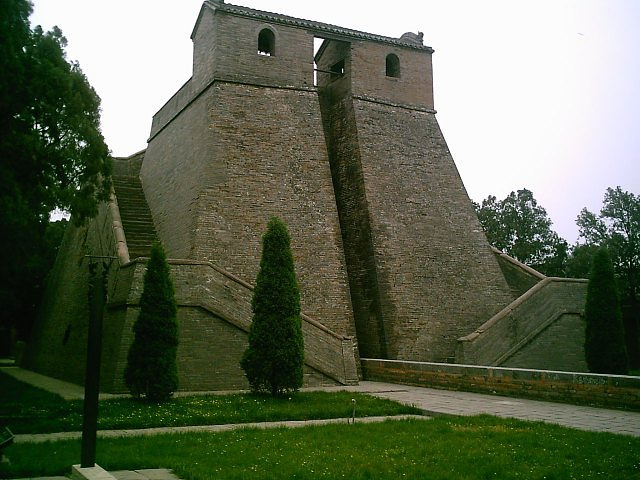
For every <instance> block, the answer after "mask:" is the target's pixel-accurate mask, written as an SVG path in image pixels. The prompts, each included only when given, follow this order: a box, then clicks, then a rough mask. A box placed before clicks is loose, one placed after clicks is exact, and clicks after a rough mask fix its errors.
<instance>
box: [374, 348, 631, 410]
mask: <svg viewBox="0 0 640 480" xmlns="http://www.w3.org/2000/svg"><path fill="white" fill-rule="evenodd" d="M362 372H363V377H364V378H365V379H366V380H373V381H383V382H394V383H404V384H407V385H419V386H425V387H432V388H443V389H451V390H466V391H471V392H488V393H497V394H500V395H507V396H514V397H524V398H535V399H541V400H549V401H555V402H567V403H575V404H579V405H593V406H601V407H613V408H625V409H633V410H640V377H628V376H622V375H602V374H589V373H574V372H558V371H546V370H532V369H517V368H501V367H481V366H470V365H455V364H441V363H426V362H409V361H398V360H378V359H369V358H363V359H362Z"/></svg>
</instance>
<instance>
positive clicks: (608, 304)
mask: <svg viewBox="0 0 640 480" xmlns="http://www.w3.org/2000/svg"><path fill="white" fill-rule="evenodd" d="M585 319H586V322H587V326H586V332H585V345H584V351H585V355H586V359H587V366H588V367H589V371H591V372H594V373H613V374H622V375H625V374H626V373H627V368H628V360H627V351H626V347H625V340H624V326H623V324H622V314H621V311H620V299H619V294H618V288H617V286H616V280H615V277H614V273H613V264H612V263H611V258H610V257H609V253H608V252H607V250H606V249H605V248H601V249H600V250H598V251H597V252H596V254H595V256H594V258H593V263H592V264H591V273H590V275H589V285H588V286H587V303H586V306H585Z"/></svg>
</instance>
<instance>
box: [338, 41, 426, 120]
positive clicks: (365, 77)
mask: <svg viewBox="0 0 640 480" xmlns="http://www.w3.org/2000/svg"><path fill="white" fill-rule="evenodd" d="M389 54H395V55H397V56H398V58H399V60H400V76H399V77H388V76H386V57H387V55H389ZM350 73H351V82H352V90H353V95H354V96H356V97H357V96H364V97H367V98H374V99H378V100H385V101H388V102H392V103H398V104H402V105H412V106H416V107H421V108H425V109H433V71H432V67H431V53H430V52H428V51H425V50H415V49H411V48H402V47H397V46H391V45H386V44H380V43H375V42H353V43H352V45H351V71H350Z"/></svg>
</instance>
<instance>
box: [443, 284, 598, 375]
mask: <svg viewBox="0 0 640 480" xmlns="http://www.w3.org/2000/svg"><path fill="white" fill-rule="evenodd" d="M586 290H587V281H586V280H580V279H572V278H554V277H549V278H545V279H544V280H542V281H540V282H538V283H537V284H536V285H535V286H534V287H533V288H531V289H529V290H528V291H527V292H526V293H525V294H524V295H522V296H520V297H519V298H518V299H516V300H515V301H514V302H512V303H511V304H510V305H508V306H507V307H505V308H504V309H503V310H501V311H500V312H498V313H497V314H496V315H494V316H493V317H492V318H491V319H489V320H488V321H487V322H485V323H484V324H483V325H481V326H480V327H478V328H477V329H476V330H475V331H474V332H472V333H471V334H469V335H467V336H465V337H462V338H459V339H458V347H457V350H456V357H455V358H456V362H457V363H459V364H471V365H492V366H502V367H507V368H534V369H538V370H543V369H544V370H552V369H553V370H563V371H566V370H571V371H574V372H576V371H583V372H584V371H587V365H586V363H585V361H584V326H583V324H582V323H581V315H582V313H583V311H584V302H585V296H586ZM556 352H562V355H560V356H558V355H556Z"/></svg>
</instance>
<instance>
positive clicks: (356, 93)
mask: <svg viewBox="0 0 640 480" xmlns="http://www.w3.org/2000/svg"><path fill="white" fill-rule="evenodd" d="M315 39H322V44H321V46H320V48H319V49H318V50H317V53H316V54H315V56H314V53H313V52H314V40H315ZM192 40H193V48H194V50H193V76H192V77H191V78H190V79H189V80H188V81H187V82H186V83H185V84H184V86H183V87H182V88H180V90H178V91H177V92H176V93H175V95H173V97H171V98H170V99H169V100H168V101H167V103H166V104H165V105H164V106H163V107H162V108H161V109H160V110H159V111H158V112H157V113H156V115H155V116H154V118H153V123H152V127H151V133H150V136H149V140H148V147H147V149H146V151H144V152H140V153H138V154H136V155H133V156H131V157H129V158H125V159H117V160H116V162H115V166H114V186H115V189H114V193H113V196H112V200H111V202H109V203H108V204H105V205H104V206H103V208H102V210H101V213H100V216H99V217H98V218H97V219H96V220H95V221H93V222H92V223H91V224H90V225H89V226H87V227H83V228H75V229H72V230H70V231H69V232H68V233H67V236H66V237H65V240H64V244H63V246H62V248H61V253H60V256H59V258H58V261H57V263H56V267H55V270H54V272H53V275H52V281H51V284H50V288H49V289H48V294H47V299H46V304H45V310H44V314H43V317H42V319H41V322H40V323H39V324H38V325H37V327H36V330H35V333H34V338H33V339H32V341H31V343H30V345H29V349H28V353H27V364H28V365H29V366H31V367H32V368H34V369H36V370H39V371H42V372H44V373H48V374H50V375H54V376H58V377H63V378H67V379H69V380H72V381H82V373H83V361H82V359H83V358H84V349H85V348H86V347H84V345H85V339H84V336H85V335H86V323H87V320H86V318H87V313H86V312H87V307H86V282H87V271H88V267H87V263H88V260H87V257H85V255H87V254H91V255H104V256H109V257H115V259H114V260H113V261H112V262H111V264H110V275H109V298H108V305H107V308H106V311H105V320H104V332H103V344H104V345H103V359H104V361H103V371H102V387H103V389H105V390H111V391H120V390H122V389H123V388H124V385H123V378H122V372H123V369H124V364H125V359H126V354H127V350H128V347H129V345H130V343H131V340H132V331H131V327H132V325H133V322H134V321H135V319H136V316H137V312H138V300H139V297H140V293H141V288H142V276H143V273H144V268H145V262H144V257H145V256H147V255H148V249H149V245H150V244H151V242H152V241H153V240H154V239H155V238H158V239H160V240H161V241H162V242H163V244H164V245H165V248H166V250H167V253H168V256H169V257H170V259H171V260H170V263H171V269H172V275H173V278H174V283H175V288H176V297H177V300H178V304H179V313H178V320H179V323H180V346H179V351H178V368H179V374H180V382H181V383H180V385H181V388H182V389H185V390H203V389H229V388H238V387H245V386H246V385H247V384H246V382H245V379H244V377H243V373H242V371H241V369H240V367H239V360H240V357H241V355H242V352H243V351H244V349H245V348H246V342H247V339H246V332H247V330H248V327H249V325H250V322H251V308H250V299H251V283H252V282H253V281H254V279H255V277H256V274H257V271H258V266H259V261H260V250H261V235H262V233H263V232H264V230H265V228H266V225H267V222H268V220H269V218H270V217H271V216H273V215H277V216H279V217H281V218H282V219H283V220H284V221H285V222H286V223H287V224H288V225H289V228H290V231H291V236H292V249H293V253H294V259H295V265H296V270H297V274H298V280H299V283H300V289H301V303H302V309H303V312H304V318H303V324H304V325H303V332H304V338H305V357H306V376H305V381H306V383H307V384H319V383H343V384H348V383H354V382H357V381H358V376H359V372H360V369H359V364H360V358H361V357H371V358H389V359H406V360H416V361H432V362H453V361H455V362H467V363H484V364H504V365H512V366H514V365H515V366H534V367H536V366H537V367H541V366H542V367H544V366H545V365H541V364H540V362H544V361H548V359H549V355H547V354H546V353H548V348H549V347H548V344H549V341H550V340H549V339H554V338H557V335H556V334H555V333H553V332H552V331H551V330H550V329H553V328H558V329H565V330H566V329H572V328H575V327H576V326H578V327H579V325H580V322H581V319H580V310H581V308H582V306H581V305H579V304H580V302H579V301H577V300H576V301H573V300H571V299H574V300H575V299H576V298H577V299H580V298H582V297H581V295H582V294H583V290H584V285H583V284H573V283H570V282H563V281H560V280H558V279H546V278H544V277H543V276H542V275H540V274H537V272H533V271H531V270H530V269H527V267H525V266H523V265H519V264H517V262H514V261H512V260H511V259H508V258H506V257H504V256H501V255H499V254H497V252H495V251H494V250H492V249H491V247H490V246H489V245H488V243H487V240H486V238H485V236H484V234H483V232H482V229H481V227H480V224H479V222H478V220H477V218H476V215H475V213H474V210H473V207H472V204H471V202H470V201H469V198H468V196H467V193H466V191H465V188H464V186H463V184H462V181H461V179H460V176H459V174H458V171H457V169H456V166H455V164H454V162H453V159H452V158H451V155H450V153H449V150H448V149H447V145H446V143H445V140H444V138H443V135H442V133H441V131H440V129H439V127H438V123H437V121H436V117H435V111H434V104H433V88H432V69H431V55H432V53H433V50H432V49H431V48H430V47H427V46H424V45H423V41H422V34H418V35H416V34H413V33H406V34H404V35H402V36H401V37H400V38H389V37H383V36H379V35H373V34H369V33H363V32H359V31H354V30H349V29H346V28H341V27H336V26H333V25H327V24H323V23H318V22H313V21H307V20H302V19H297V18H292V17H288V16H284V15H280V14H274V13H267V12H262V11H258V10H253V9H249V8H245V7H238V6H233V5H230V4H225V3H224V2H223V1H221V0H210V1H206V2H204V4H203V6H202V9H201V11H200V14H199V16H198V19H197V21H196V24H195V27H194V29H193V34H192ZM554 299H556V300H554ZM558 299H559V300H558ZM567 299H569V300H567ZM536 302H537V303H536ZM554 302H555V303H554ZM574 304H575V305H574ZM571 305H574V306H571ZM518 309H520V310H518ZM519 311H520V313H519V314H518V313H514V312H519ZM505 312H506V313H505ZM540 312H542V313H540ZM532 319H534V320H532ZM518 322H520V323H521V324H522V325H520V324H518ZM532 322H533V323H532ZM536 322H537V323H536ZM545 322H546V323H545ZM516 324H518V325H520V326H518V327H517V328H516V327H514V325H516ZM491 332H493V333H491ZM576 342H577V343H576V345H578V346H575V345H572V346H571V348H573V349H574V350H575V349H580V348H581V340H580V339H578V340H577V341H576ZM574 347H575V348H574ZM563 348H564V347H563ZM545 349H546V350H545ZM574 353H575V352H574ZM575 355H576V358H577V357H579V352H578V353H576V354H575ZM541 359H542V360H541ZM576 368H578V367H576Z"/></svg>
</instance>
